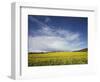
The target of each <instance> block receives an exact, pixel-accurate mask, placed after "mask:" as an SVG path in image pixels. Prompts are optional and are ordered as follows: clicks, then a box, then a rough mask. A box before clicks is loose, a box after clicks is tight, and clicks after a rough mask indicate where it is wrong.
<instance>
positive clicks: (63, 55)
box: [28, 52, 88, 67]
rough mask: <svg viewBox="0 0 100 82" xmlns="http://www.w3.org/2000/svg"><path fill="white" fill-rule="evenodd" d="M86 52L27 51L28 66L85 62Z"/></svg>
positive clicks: (86, 58)
mask: <svg viewBox="0 0 100 82" xmlns="http://www.w3.org/2000/svg"><path fill="white" fill-rule="evenodd" d="M87 63H88V54H87V52H48V53H29V54H28V66H29V67H31V66H49V65H72V64H73V65H74V64H87Z"/></svg>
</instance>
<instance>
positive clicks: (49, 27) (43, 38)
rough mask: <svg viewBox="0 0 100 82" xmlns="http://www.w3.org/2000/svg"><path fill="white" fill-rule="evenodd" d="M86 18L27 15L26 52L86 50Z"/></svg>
mask: <svg viewBox="0 0 100 82" xmlns="http://www.w3.org/2000/svg"><path fill="white" fill-rule="evenodd" d="M87 32H88V18H86V17H68V16H65V17H64V16H42V15H28V52H41V51H74V50H80V49H83V48H87V38H88V37H87V34H88V33H87Z"/></svg>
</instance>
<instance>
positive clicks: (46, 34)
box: [28, 27, 84, 52]
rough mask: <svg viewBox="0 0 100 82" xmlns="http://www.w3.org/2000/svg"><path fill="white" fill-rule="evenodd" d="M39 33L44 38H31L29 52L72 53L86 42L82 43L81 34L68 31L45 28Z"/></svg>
mask: <svg viewBox="0 0 100 82" xmlns="http://www.w3.org/2000/svg"><path fill="white" fill-rule="evenodd" d="M37 33H40V34H42V36H34V37H32V36H29V41H28V44H29V52H36V51H53V50H54V51H56V50H61V51H72V50H77V49H80V48H81V45H82V44H83V43H84V42H80V35H79V33H74V32H70V31H68V30H61V29H51V28H49V27H44V28H42V29H39V30H38V32H37Z"/></svg>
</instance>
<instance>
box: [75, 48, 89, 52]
mask: <svg viewBox="0 0 100 82" xmlns="http://www.w3.org/2000/svg"><path fill="white" fill-rule="evenodd" d="M87 51H88V48H84V49H81V50H76V51H74V52H87Z"/></svg>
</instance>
